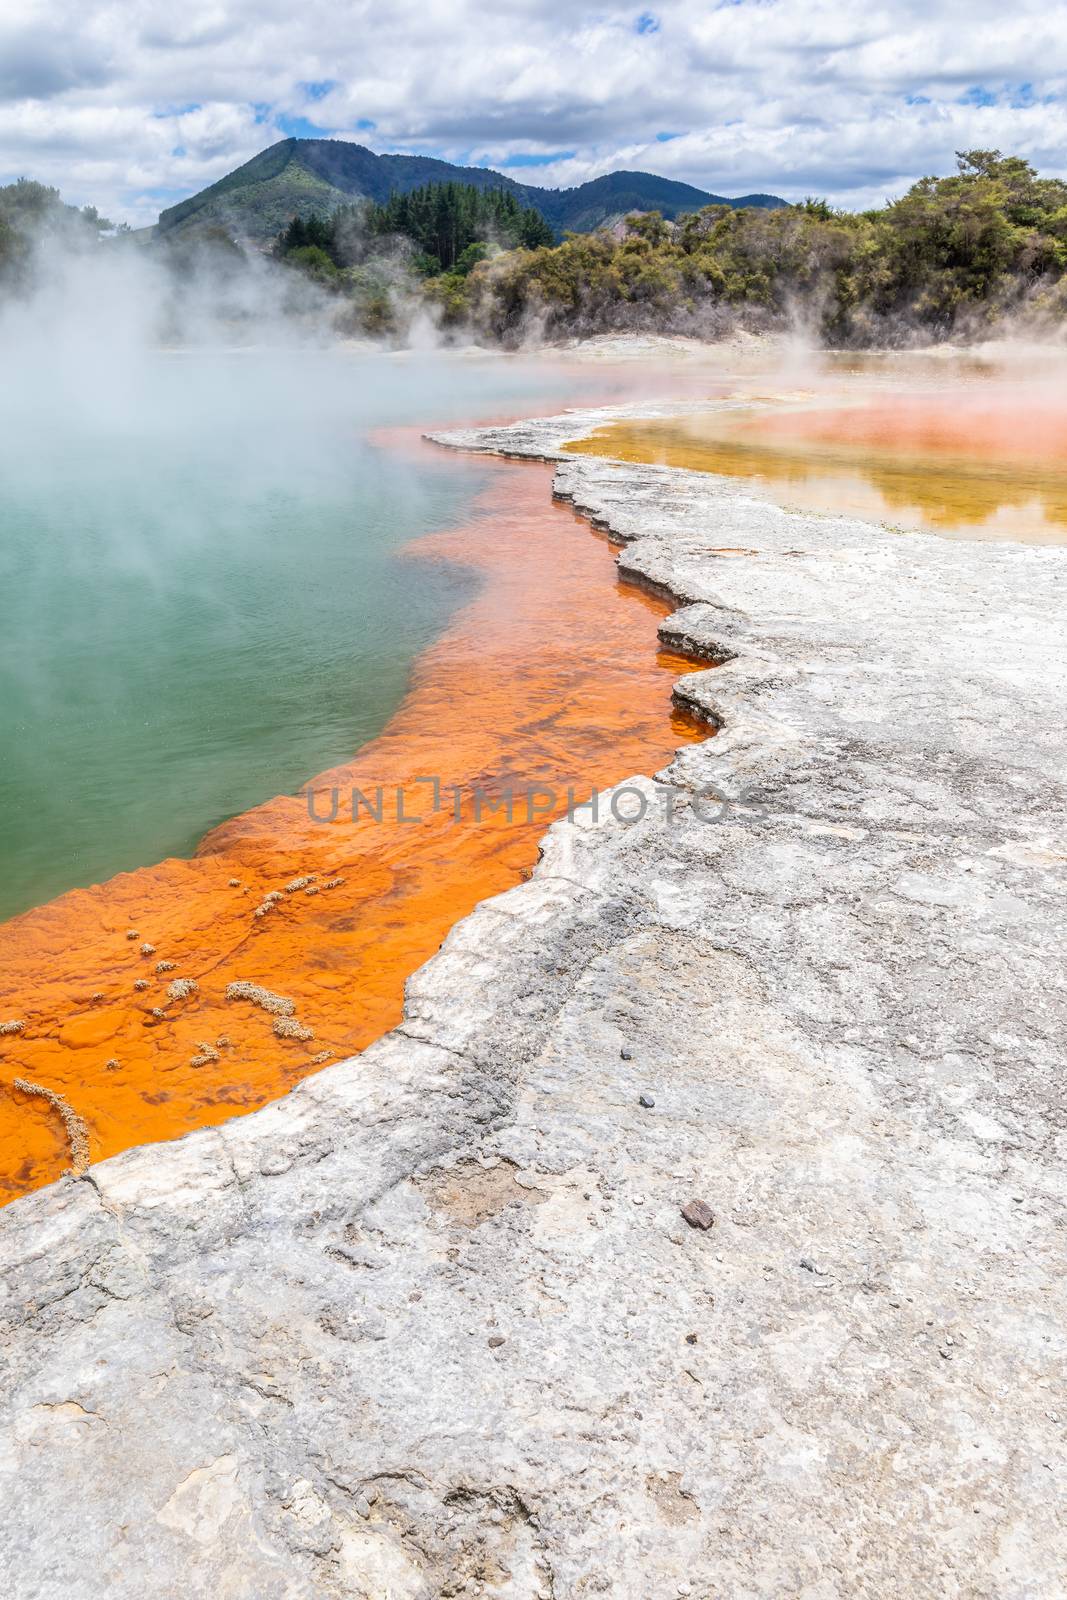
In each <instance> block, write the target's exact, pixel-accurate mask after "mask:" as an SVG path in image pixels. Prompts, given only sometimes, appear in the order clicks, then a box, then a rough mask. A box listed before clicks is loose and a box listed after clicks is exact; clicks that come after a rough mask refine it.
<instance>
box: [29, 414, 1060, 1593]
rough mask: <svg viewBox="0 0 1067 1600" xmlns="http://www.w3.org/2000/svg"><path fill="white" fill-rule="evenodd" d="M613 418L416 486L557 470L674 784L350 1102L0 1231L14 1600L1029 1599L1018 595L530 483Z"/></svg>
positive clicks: (107, 1174)
mask: <svg viewBox="0 0 1067 1600" xmlns="http://www.w3.org/2000/svg"><path fill="white" fill-rule="evenodd" d="M635 409H636V408H635ZM664 409H666V408H664ZM671 409H675V410H676V409H678V408H671ZM649 410H650V408H648V407H642V408H641V414H643V415H648V414H649ZM619 414H620V413H619V412H617V411H616V412H612V413H610V414H608V413H603V412H588V413H575V414H572V415H569V416H567V417H564V418H556V419H551V418H550V419H545V420H543V421H539V422H534V423H524V424H520V425H516V426H514V427H510V428H501V429H488V430H482V431H479V432H476V433H475V432H468V433H452V434H448V435H443V436H441V440H440V442H442V443H445V444H449V445H452V446H454V447H457V448H464V449H480V450H488V451H496V452H503V453H506V454H514V455H524V456H538V457H542V458H545V459H549V460H556V461H558V463H559V465H558V469H557V474H556V493H557V494H559V495H560V496H562V497H565V498H566V499H568V500H569V501H571V503H573V505H574V506H575V507H576V508H577V509H578V510H579V511H580V512H581V513H582V514H583V515H584V516H586V517H587V518H588V519H589V520H590V521H591V522H592V523H593V524H594V526H596V527H598V528H601V529H605V530H607V531H608V532H609V533H610V535H611V536H612V537H613V538H615V539H617V540H618V541H619V542H620V543H621V544H622V545H623V549H622V553H621V555H620V569H621V570H622V572H623V573H624V575H625V576H627V577H629V578H631V579H632V580H633V581H640V582H642V583H646V584H649V585H652V586H654V587H656V588H657V589H658V590H660V591H662V592H669V593H670V594H672V595H674V596H676V597H677V599H678V602H679V609H678V610H677V611H676V612H675V614H674V615H673V616H672V617H670V618H669V619H668V620H667V622H666V623H665V624H664V625H663V628H662V630H661V632H662V634H663V636H664V638H665V640H666V641H667V642H669V643H670V644H671V646H672V647H674V648H678V647H684V648H685V649H686V650H688V651H690V652H692V653H693V654H696V655H701V656H704V657H706V658H707V659H708V660H709V662H714V663H719V664H717V665H714V666H712V667H709V668H708V669H704V670H695V671H694V672H693V673H691V674H689V675H688V676H687V677H685V678H684V679H683V680H682V681H681V682H680V684H679V685H678V689H677V694H678V695H679V697H680V698H681V699H682V700H683V701H684V702H685V703H686V704H688V705H690V706H691V707H693V708H694V709H696V710H697V711H698V712H699V713H700V714H701V715H703V716H704V717H705V718H707V719H708V720H709V721H710V722H712V723H713V724H715V725H716V727H717V728H718V732H717V735H716V737H715V738H714V739H712V740H709V741H707V742H705V743H703V744H700V745H694V746H691V747H688V748H687V749H685V750H684V751H682V752H681V753H680V755H679V757H678V758H677V759H676V761H675V762H674V764H673V765H672V766H671V767H669V768H668V769H666V771H665V772H663V773H661V774H659V775H658V778H657V780H655V781H653V780H651V779H649V778H648V777H638V778H635V779H633V780H631V781H630V782H629V783H628V784H627V785H626V786H625V787H626V789H627V790H629V791H630V792H629V794H628V795H627V796H625V797H620V800H619V804H618V805H617V808H616V809H617V810H618V811H619V812H620V814H621V815H623V816H626V817H629V816H631V815H632V814H633V813H634V812H635V811H639V810H641V809H642V800H643V801H644V802H645V803H644V808H643V815H642V816H641V817H640V820H637V821H621V820H619V818H618V817H616V816H615V815H613V814H612V811H611V809H610V808H609V806H608V804H607V802H606V800H604V799H602V802H601V806H600V814H599V817H598V818H597V819H596V820H594V819H593V818H592V817H591V816H590V815H589V814H582V813H579V814H578V816H577V817H576V819H575V821H574V822H573V823H567V822H563V823H558V824H556V825H555V826H554V827H553V828H552V829H551V831H550V833H549V835H548V836H547V838H546V840H545V844H544V852H543V859H542V861H541V864H540V866H539V867H538V869H537V871H536V872H535V874H534V876H533V878H532V879H531V881H530V882H529V883H526V884H523V885H522V886H520V887H519V888H517V889H515V890H513V891H511V892H510V893H508V894H506V895H504V896H501V897H499V898H497V899H495V900H492V901H488V902H486V903H484V904H483V905H482V906H481V907H480V908H479V909H478V910H477V911H476V912H475V913H474V914H473V915H472V916H470V917H468V918H467V919H466V920H465V921H464V922H462V923H460V924H459V925H458V926H457V927H456V928H455V930H454V931H453V933H452V934H451V935H450V937H449V939H448V940H447V941H446V943H445V945H444V946H443V948H442V951H441V953H440V954H439V955H438V956H437V957H436V958H435V959H434V960H433V961H432V962H430V963H429V964H428V965H427V966H426V967H424V968H423V969H422V970H421V971H420V972H418V973H417V974H416V975H415V976H414V977H413V978H412V979H411V981H410V983H409V985H408V994H407V1006H406V1015H405V1021H404V1023H403V1025H402V1026H401V1027H400V1028H399V1029H397V1030H396V1031H394V1032H393V1033H391V1034H389V1035H387V1036H386V1037H385V1038H383V1039H382V1040H381V1041H380V1042H379V1043H378V1044H376V1045H374V1046H373V1047H371V1048H370V1049H369V1050H367V1051H366V1052H365V1053H364V1054H363V1055H362V1056H361V1057H360V1058H358V1059H357V1060H356V1061H353V1062H348V1063H342V1064H340V1065H338V1066H336V1067H332V1068H329V1069H327V1070H326V1071H323V1072H322V1073H320V1074H319V1075H317V1076H316V1077H313V1078H309V1079H307V1080H306V1081H305V1082H303V1083H302V1084H301V1085H300V1086H299V1087H298V1088H297V1089H296V1090H295V1091H294V1092H293V1093H292V1094H290V1095H289V1096H287V1097H286V1099H284V1100H282V1101H279V1102H277V1103H276V1104H274V1105H272V1106H270V1107H268V1108H267V1109H265V1110H263V1111H260V1112H257V1113H255V1114H254V1115H252V1116H249V1117H246V1118H243V1119H238V1120H236V1121H233V1122H231V1123H228V1124H226V1125H224V1126H223V1127H220V1128H215V1129H210V1130H204V1131H201V1132H198V1133H194V1134H191V1135H189V1136H187V1137H186V1138H184V1139H181V1140H179V1141H177V1142H175V1143H173V1144H168V1145H160V1146H153V1147H147V1148H142V1149H138V1150H132V1151H129V1152H127V1153H126V1154H124V1155H121V1156H118V1157H116V1158H114V1159H113V1160H111V1161H108V1162H105V1163H102V1164H101V1165H99V1166H97V1167H94V1168H92V1169H91V1170H90V1172H89V1173H88V1174H87V1176H86V1177H85V1178H83V1179H80V1180H74V1179H70V1180H67V1181H65V1182H63V1183H60V1184H57V1185H55V1186H53V1187H52V1188H51V1189H47V1190H44V1191H42V1192H40V1193H38V1194H35V1195H32V1196H30V1197H28V1198H26V1199H24V1200H21V1201H18V1202H16V1203H15V1204H14V1205H12V1206H11V1207H9V1208H8V1209H7V1210H6V1211H5V1212H4V1214H3V1219H2V1223H0V1261H2V1271H3V1283H4V1291H5V1292H4V1299H3V1304H2V1310H0V1315H2V1316H3V1319H4V1322H5V1329H6V1331H5V1342H6V1346H7V1351H8V1382H7V1386H6V1389H7V1398H6V1400H5V1402H4V1406H3V1435H4V1444H3V1448H2V1452H0V1460H2V1463H3V1466H2V1470H3V1473H4V1489H5V1493H4V1496H3V1509H2V1511H0V1525H2V1527H3V1538H4V1543H5V1547H6V1549H7V1552H8V1556H9V1569H10V1571H11V1572H12V1573H13V1575H14V1576H13V1579H12V1592H13V1593H15V1594H17V1595H19V1596H26V1597H27V1600H28V1597H29V1596H31V1595H32V1596H35V1597H38V1600H45V1597H51V1596H59V1595H64V1596H66V1595H69V1594H71V1593H73V1594H78V1595H83V1594H84V1595H96V1594H106V1595H108V1596H109V1597H112V1596H127V1595H128V1596H130V1597H131V1600H133V1597H137V1600H140V1597H141V1596H143V1595H144V1594H146V1593H153V1594H158V1595H160V1596H171V1595H173V1596H178V1595H182V1596H187V1595H189V1594H191V1593H192V1594H205V1595H206V1594H211V1595H213V1596H216V1595H217V1596H242V1597H245V1596H247V1597H249V1600H269V1597H274V1596H278V1597H283V1596H284V1597H290V1596H294V1597H295V1596H300V1597H303V1596H307V1597H309V1600H310V1597H312V1596H315V1597H323V1596H327V1597H332V1596H338V1597H340V1596H357V1597H366V1600H385V1597H386V1596H389V1597H391V1600H430V1597H434V1596H452V1595H469V1594H482V1595H485V1596H494V1597H501V1600H504V1597H508V1600H526V1597H531V1600H532V1597H539V1600H543V1597H550V1600H578V1597H584V1596H590V1595H597V1594H605V1595H610V1596H613V1597H619V1600H650V1597H651V1600H660V1597H672V1596H675V1595H678V1596H684V1595H690V1596H693V1597H696V1600H712V1597H715V1600H718V1597H720V1596H730V1597H731V1600H735V1597H741V1596H749V1595H752V1596H756V1595H767V1596H772V1595H774V1596H777V1595H790V1596H792V1595H800V1594H803V1595H805V1596H811V1597H813V1600H814V1597H816V1596H818V1597H820V1600H822V1597H824V1596H854V1595H871V1596H876V1595H877V1596H882V1595H886V1596H888V1595H891V1594H902V1593H910V1594H927V1593H928V1594H952V1595H959V1596H982V1597H985V1596H997V1597H1003V1600H1009V1597H1012V1600H1014V1597H1019V1596H1023V1595H1031V1594H1035V1595H1036V1594H1040V1595H1042V1596H1051V1595H1056V1594H1061V1593H1067V1557H1065V1555H1064V1551H1063V1546H1062V1539H1061V1537H1060V1533H1059V1528H1058V1522H1057V1518H1056V1516H1055V1514H1054V1511H1053V1507H1054V1504H1055V1501H1056V1499H1057V1498H1058V1497H1060V1496H1062V1493H1063V1484H1064V1472H1065V1468H1067V1445H1065V1434H1067V1396H1064V1394H1063V1387H1064V1380H1065V1378H1067V1333H1065V1328H1067V1304H1065V1295H1064V1263H1063V1249H1062V1238H1063V1226H1064V1221H1065V1208H1064V1200H1065V1189H1067V1182H1065V1176H1064V1160H1063V1158H1064V1154H1065V1148H1067V1135H1065V1127H1064V1122H1065V1118H1064V1107H1063V1091H1062V1068H1063V1054H1064V1052H1063V1047H1062V1040H1063V1037H1064V1032H1065V1028H1064V1022H1065V1012H1067V1004H1065V994H1064V982H1063V970H1062V957H1061V955H1060V946H1061V942H1062V929H1061V922H1062V918H1061V917H1059V916H1058V915H1057V913H1058V911H1059V906H1060V904H1061V898H1060V891H1061V885H1062V869H1063V863H1064V852H1065V847H1064V844H1063V833H1062V828H1063V816H1064V784H1063V753H1062V709H1063V703H1064V688H1065V677H1067V664H1065V652H1064V647H1063V638H1062V622H1061V618H1062V615H1063V609H1064V605H1063V602H1064V576H1065V573H1067V552H1065V551H1064V550H1061V549H1048V548H1039V547H1027V546H1023V545H1013V544H985V545H978V544H966V543H963V542H951V541H948V540H944V539H939V538H935V537H933V536H926V535H918V536H907V537H900V536H893V535H889V534H887V533H885V532H884V531H882V530H880V529H878V528H875V527H872V526H870V525H867V524H863V523H859V522H853V521H848V520H845V519H839V518H820V517H816V516H801V515H797V514H794V513H789V512H786V511H782V510H780V509H778V508H777V507H775V506H772V505H770V504H768V503H766V502H764V501H761V500H760V499H758V498H756V497H754V496H753V495H752V494H751V493H745V494H740V493H739V492H738V489H737V485H736V484H733V483H731V482H729V481H728V480H725V479H717V478H713V477H708V476H706V475H702V474H692V473H685V472H680V471H677V470H673V469H669V468H655V467H643V466H621V465H617V464H612V463H608V462H602V461H598V460H595V459H592V458H588V457H582V458H574V457H566V456H564V455H563V454H562V453H561V445H562V443H563V442H564V441H565V440H567V439H570V438H573V437H576V436H578V435H581V434H584V433H588V432H589V431H590V430H591V428H593V427H594V426H596V425H598V424H599V423H600V422H601V421H605V420H608V418H609V415H610V416H617V415H619ZM576 646H577V647H580V640H578V641H576ZM642 1101H652V1102H653V1103H652V1104H651V1105H647V1104H643V1103H642ZM694 1199H699V1200H702V1201H703V1202H705V1204H706V1205H707V1206H708V1207H710V1209H711V1211H712V1213H713V1214H714V1218H715V1220H714V1223H713V1225H712V1226H711V1227H710V1228H707V1229H704V1228H701V1227H692V1226H690V1225H688V1224H687V1222H686V1220H684V1219H683V1217H682V1208H683V1207H684V1206H686V1205H687V1204H688V1203H689V1202H690V1201H692V1200H694Z"/></svg>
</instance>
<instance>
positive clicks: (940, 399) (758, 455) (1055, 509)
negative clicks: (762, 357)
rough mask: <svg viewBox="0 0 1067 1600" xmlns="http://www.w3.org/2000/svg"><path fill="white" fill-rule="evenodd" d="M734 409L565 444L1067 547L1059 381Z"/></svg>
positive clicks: (949, 531)
mask: <svg viewBox="0 0 1067 1600" xmlns="http://www.w3.org/2000/svg"><path fill="white" fill-rule="evenodd" d="M821 376H822V377H823V378H824V380H825V379H826V378H827V377H828V374H826V373H825V371H824V372H823V374H821ZM836 387H837V389H838V390H840V387H841V386H836ZM842 402H844V403H842ZM731 406H732V407H733V408H731ZM731 406H727V407H725V408H721V409H716V410H712V411H708V412H706V413H695V414H690V415H687V416H679V417H667V418H655V419H651V420H647V421H646V420H637V421H622V422H618V423H613V424H611V425H609V426H608V427H604V428H601V429H598V430H597V431H596V433H594V434H593V435H591V436H590V437H589V438H588V439H583V440H576V441H575V442H574V443H572V444H571V445H570V446H569V448H570V449H571V450H572V451H574V452H575V453H577V454H582V455H603V456H611V457H614V458H615V459H616V460H620V461H640V462H648V463H658V464H660V465H663V466H672V467H687V468H689V469H691V470H693V471H699V472H713V473H721V474H725V475H726V476H728V477H733V478H738V479H741V480H742V481H744V482H746V483H749V484H751V485H752V486H753V487H756V488H759V489H760V490H761V491H763V492H765V493H767V494H769V495H770V496H771V497H772V498H774V499H775V500H777V501H778V502H779V503H780V504H782V505H786V506H794V507H796V508H798V509H803V510H806V511H824V512H828V513H834V514H838V515H843V516H852V517H860V518H864V519H867V520H873V521H876V522H880V523H882V524H884V525H886V526H887V527H888V528H892V529H924V530H926V531H928V532H934V533H939V534H943V535H945V536H946V537H949V538H967V539H1015V540H1025V541H1027V542H1032V543H1039V544H1063V543H1065V542H1067V392H1065V391H1064V389H1063V388H1062V387H1061V386H1060V385H1059V384H1057V385H1056V386H1053V385H1052V384H1051V383H1048V384H1043V385H1038V386H1036V387H1035V385H1034V384H1033V383H1028V384H1024V383H1020V382H1019V381H1018V380H1016V379H1014V378H1005V377H1004V376H1003V375H1001V374H997V373H995V372H992V373H989V374H988V375H987V376H986V377H985V378H984V379H978V380H976V379H975V378H974V376H973V373H972V374H971V376H970V381H969V382H968V383H962V382H955V383H953V382H951V381H949V382H946V383H945V384H944V385H942V386H937V387H932V388H931V387H925V386H924V387H921V388H914V389H912V390H910V392H908V391H906V392H903V393H892V392H891V393H885V392H884V391H883V390H882V389H880V388H874V389H870V390H868V391H867V392H863V391H862V389H861V391H860V393H859V394H856V393H854V392H852V391H850V389H849V387H848V386H847V385H846V386H844V388H843V391H842V392H835V386H834V385H833V384H832V383H830V382H825V381H824V383H823V385H821V386H820V389H819V390H817V391H816V392H815V393H812V394H808V395H800V396H793V397H783V398H782V399H779V400H776V401H768V400H766V399H763V400H761V399H760V398H759V396H758V395H756V396H753V397H751V398H750V399H749V400H748V401H742V402H740V403H738V402H737V401H734V402H731Z"/></svg>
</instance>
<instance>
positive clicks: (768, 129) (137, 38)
mask: <svg viewBox="0 0 1067 1600" xmlns="http://www.w3.org/2000/svg"><path fill="white" fill-rule="evenodd" d="M1065 91H1067V8H1063V7H1060V6H1056V5H1055V4H1049V3H1047V0H1015V3H1014V4H1012V5H1008V4H1005V3H1004V0H998V3H996V4H994V3H990V0H969V3H968V4H967V5H966V6H965V5H963V4H962V3H961V0H955V3H949V0H883V3H881V4H879V3H878V0H873V3H869V4H867V3H862V0H737V3H734V0H725V3H721V4H715V3H696V0H662V3H655V0H650V6H649V9H648V10H642V9H641V7H640V4H638V5H637V6H629V7H627V6H622V5H616V4H613V3H611V0H608V3H606V4H604V5H602V6H593V5H587V4H584V3H582V0H538V3H533V0H483V3H481V4H476V3H473V0H375V3H367V0H182V3H181V4H178V3H176V0H113V3H110V4H109V3H103V0H0V181H5V182H6V181H10V180H11V179H12V178H15V177H18V176H20V175H26V176H29V177H36V178H40V179H43V180H45V181H47V182H49V183H52V184H55V185H57V186H58V187H59V188H60V189H61V190H62V192H63V195H64V197H65V198H67V199H69V200H72V201H76V202H77V203H79V204H83V203H85V202H88V201H92V202H93V203H95V204H96V205H98V206H99V207H100V209H101V210H102V211H106V212H107V213H108V214H109V215H111V216H113V217H115V218H116V219H120V218H125V219H126V220H128V221H131V222H133V223H141V222H145V221H152V220H154V218H155V216H156V214H157V212H158V211H159V209H160V207H161V206H165V205H170V204H172V203H173V202H174V201H175V200H176V199H179V198H180V197H181V196H183V195H185V194H190V193H193V192H195V191H196V190H197V189H200V188H202V187H203V186H204V185H205V184H207V183H211V182H213V181H214V180H215V179H216V178H219V177H221V176H222V175H223V173H225V172H228V171H229V170H230V169H231V168H232V167H235V166H237V165H238V164H239V163H240V162H242V161H245V160H247V159H248V157H249V156H252V155H254V154H255V153H256V151H257V150H262V149H263V148H265V146H267V145H269V144H272V143H274V141H275V140H276V139H279V138H284V137H285V136H286V135H287V134H298V135H307V136H331V137H334V138H344V139H355V140H358V141H359V142H360V143H362V144H366V145H369V146H370V147H371V149H374V150H379V151H386V150H405V151H415V152H419V153H424V154H430V155H440V156H444V157H446V158H447V159H449V160H453V161H461V162H464V163H471V164H477V165H481V166H492V167H496V168H498V169H499V170H500V171H503V172H509V173H511V174H512V175H513V176H516V177H520V178H522V179H523V180H524V181H526V182H532V183H540V184H546V185H557V184H566V185H570V184H576V183H581V182H582V181H583V180H584V179H586V178H591V177H596V176H597V175H598V174H599V173H601V172H607V171H610V170H611V169H612V168H614V167H639V168H643V169H645V170H648V171H652V172H659V173H663V174H664V175H666V176H668V177H672V178H681V179H684V180H685V181H686V182H688V183H694V184H697V185H698V186H700V187H701V188H706V189H711V190H713V191H715V192H717V193H721V194H727V195H736V194H742V193H745V192H749V191H752V190H763V191H767V192H771V193H775V194H781V195H784V196H786V197H787V198H801V197H803V196H804V195H806V194H818V195H825V196H827V197H829V198H830V199H831V200H833V201H835V202H836V203H838V204H840V205H844V206H849V207H857V206H867V205H875V204H879V203H880V202H881V201H882V200H883V199H885V198H886V197H887V196H890V195H894V194H897V193H899V192H900V191H901V190H902V189H903V188H905V187H906V186H907V184H908V183H909V182H911V181H912V180H913V179H914V178H916V177H918V176H921V175H922V174H923V173H927V172H944V171H947V170H950V169H951V168H952V165H953V151H955V150H957V149H963V148H970V147H972V146H976V145H979V146H987V147H988V146H997V147H999V148H1001V149H1003V150H1005V151H1010V152H1012V153H1018V154H1021V155H1025V156H1027V157H1028V158H1029V159H1030V160H1031V161H1033V162H1034V163H1035V165H1036V166H1038V167H1040V168H1041V169H1042V170H1044V171H1047V172H1050V173H1057V174H1060V175H1067V115H1065V109H1064V108H1065V104H1067V102H1065V98H1064V95H1065Z"/></svg>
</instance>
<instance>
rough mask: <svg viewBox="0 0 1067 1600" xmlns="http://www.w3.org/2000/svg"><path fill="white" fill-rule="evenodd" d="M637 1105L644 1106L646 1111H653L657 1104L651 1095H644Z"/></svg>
mask: <svg viewBox="0 0 1067 1600" xmlns="http://www.w3.org/2000/svg"><path fill="white" fill-rule="evenodd" d="M637 1103H638V1105H639V1106H644V1108H645V1110H646V1111H651V1110H652V1107H653V1106H654V1105H655V1103H656V1102H655V1101H654V1100H653V1098H652V1096H651V1095H650V1094H643V1095H641V1096H640V1097H639V1099H638V1101H637Z"/></svg>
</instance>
